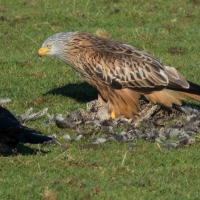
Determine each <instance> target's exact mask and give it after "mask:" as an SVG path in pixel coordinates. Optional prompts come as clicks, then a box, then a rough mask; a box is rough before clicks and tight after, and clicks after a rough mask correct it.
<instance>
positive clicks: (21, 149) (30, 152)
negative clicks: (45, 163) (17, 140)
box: [0, 144, 50, 157]
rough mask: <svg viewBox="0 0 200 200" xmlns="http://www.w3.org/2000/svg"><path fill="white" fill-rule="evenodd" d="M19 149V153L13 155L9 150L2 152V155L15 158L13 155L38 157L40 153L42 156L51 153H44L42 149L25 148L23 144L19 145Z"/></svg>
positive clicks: (0, 153)
mask: <svg viewBox="0 0 200 200" xmlns="http://www.w3.org/2000/svg"><path fill="white" fill-rule="evenodd" d="M16 148H17V153H16V154H15V153H13V152H12V151H11V149H10V150H7V151H6V152H0V155H2V156H4V157H8V156H13V155H17V154H21V155H24V156H25V155H37V154H38V153H40V154H41V155H44V154H46V153H49V152H50V151H44V150H42V149H40V150H39V149H35V148H31V147H29V146H25V145H23V144H18V145H17V146H16Z"/></svg>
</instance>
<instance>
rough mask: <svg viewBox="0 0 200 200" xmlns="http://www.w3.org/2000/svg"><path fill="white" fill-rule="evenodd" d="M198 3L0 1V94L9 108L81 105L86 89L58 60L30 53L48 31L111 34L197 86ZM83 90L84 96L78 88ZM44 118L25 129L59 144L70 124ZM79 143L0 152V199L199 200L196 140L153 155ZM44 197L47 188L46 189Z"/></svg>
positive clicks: (151, 150)
mask: <svg viewBox="0 0 200 200" xmlns="http://www.w3.org/2000/svg"><path fill="white" fill-rule="evenodd" d="M199 12H200V2H199V0H177V1H173V0H169V1H164V0H151V1H146V0H140V1H137V0H134V1H133V0H98V1H93V0H71V1H70V0H65V1H53V0H49V1H48V0H40V1H39V0H17V1H8V0H7V1H6V0H1V3H0V26H1V31H0V40H1V42H0V72H1V73H0V77H1V78H0V97H9V98H11V100H12V102H11V103H9V104H7V105H5V106H6V107H7V108H8V109H9V110H11V111H12V112H13V113H15V114H22V113H23V112H24V111H25V110H26V109H28V108H29V107H33V108H34V109H35V111H38V110H40V109H43V108H45V107H48V108H49V113H50V114H53V113H63V114H64V113H66V112H72V111H74V110H75V109H77V108H80V107H81V108H85V103H86V102H87V101H90V100H92V99H94V98H96V97H97V94H96V91H95V90H94V89H93V88H91V87H90V86H89V85H87V84H85V83H84V82H83V80H82V79H81V78H80V77H79V76H78V75H77V74H76V72H74V71H73V70H72V69H71V68H70V67H69V66H66V65H65V63H63V62H61V61H59V60H57V59H55V58H51V57H44V58H43V59H42V60H39V59H38V57H37V51H38V49H39V48H40V46H41V44H42V42H43V41H44V40H45V39H46V38H47V37H49V36H51V35H53V34H54V33H56V32H62V31H65V32H67V31H74V30H76V31H82V32H88V33H92V34H95V32H96V31H97V30H99V29H104V30H106V31H107V32H108V33H109V34H110V35H111V36H112V38H113V39H115V40H118V41H122V42H124V43H128V44H131V45H133V46H135V47H137V48H140V49H142V50H145V51H147V52H149V53H151V54H153V55H154V56H155V57H159V58H161V59H162V63H163V64H165V65H170V66H174V67H176V68H177V69H178V70H179V71H180V72H181V73H182V74H183V75H184V76H185V77H187V79H188V80H190V81H193V82H195V83H198V84H200V61H199V52H200V45H199V41H200V28H199V24H200V17H199ZM85 91H87V94H85ZM44 120H45V118H42V119H40V120H37V121H36V122H28V123H27V126H29V127H33V128H35V129H38V130H40V131H42V132H43V133H44V134H45V135H48V134H53V133H56V134H57V135H58V138H59V139H60V140H61V142H65V141H63V140H62V135H63V134H64V133H70V134H73V133H74V132H73V131H71V130H63V129H58V128H57V127H55V126H51V127H45V126H43V121H44ZM87 143H88V140H86V139H85V140H83V141H82V140H81V142H78V143H72V144H69V148H68V149H67V150H66V151H65V149H62V148H60V147H58V146H51V147H45V148H44V150H45V151H46V152H47V153H46V154H45V155H44V156H40V155H38V154H35V153H34V152H35V151H36V150H37V149H38V146H37V145H35V146H34V145H33V146H31V149H32V150H31V149H30V148H29V147H27V146H26V147H19V148H20V150H21V151H20V152H21V154H19V155H18V156H8V157H3V156H1V157H0V159H1V161H0V199H9V200H11V199H12V200H13V199H14V200H18V199H20V200H23V199H24V200H25V199H48V200H53V199H58V200H62V199H137V200H138V199H148V200H149V199H199V198H200V189H199V185H200V179H199V171H200V160H199V154H200V143H199V142H196V143H195V144H194V145H193V146H191V147H188V148H187V147H183V148H180V149H178V150H171V151H166V152H161V151H160V150H159V148H158V147H157V145H156V144H153V143H148V142H144V141H140V140H139V141H137V145H136V147H135V148H134V149H133V150H132V151H130V152H128V153H127V156H126V159H125V162H124V164H123V165H121V163H122V160H123V157H124V155H125V153H126V151H127V147H128V146H129V144H127V143H116V142H111V143H106V144H104V145H101V146H99V147H98V148H97V149H93V148H91V149H84V148H82V147H83V145H84V144H87ZM48 194H49V195H48Z"/></svg>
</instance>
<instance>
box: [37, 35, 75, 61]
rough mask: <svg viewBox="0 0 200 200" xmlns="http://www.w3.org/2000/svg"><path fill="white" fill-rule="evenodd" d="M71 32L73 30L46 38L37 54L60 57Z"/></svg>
mask: <svg viewBox="0 0 200 200" xmlns="http://www.w3.org/2000/svg"><path fill="white" fill-rule="evenodd" d="M72 34H73V32H67V33H65V32H62V33H57V34H55V35H53V36H51V37H49V38H47V39H46V40H45V41H44V43H43V44H42V47H41V48H40V49H39V51H38V56H40V57H41V56H44V55H48V56H56V57H60V56H61V55H62V54H63V52H64V47H65V45H66V43H67V41H68V40H69V38H70V36H71V35H72Z"/></svg>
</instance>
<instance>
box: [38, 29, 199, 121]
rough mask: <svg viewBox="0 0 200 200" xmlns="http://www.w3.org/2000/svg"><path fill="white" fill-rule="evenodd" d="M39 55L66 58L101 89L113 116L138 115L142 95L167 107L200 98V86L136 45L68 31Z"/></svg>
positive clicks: (50, 40) (53, 38)
mask: <svg viewBox="0 0 200 200" xmlns="http://www.w3.org/2000/svg"><path fill="white" fill-rule="evenodd" d="M38 55H39V56H43V55H52V56H55V57H58V58H60V59H62V60H63V61H64V62H66V63H67V64H68V65H70V66H71V67H72V68H74V69H75V70H76V71H77V72H78V73H79V74H81V75H82V77H83V78H84V79H85V80H86V81H87V82H88V83H89V84H91V85H92V86H93V87H95V88H96V89H97V90H98V93H99V95H98V96H99V100H101V101H102V102H108V108H109V112H110V113H112V116H113V117H115V116H116V117H117V116H119V115H124V116H125V117H127V118H134V115H136V114H137V113H138V110H139V108H138V101H139V97H140V95H144V96H145V97H146V98H147V99H149V100H150V101H152V102H153V103H159V104H162V105H164V106H167V107H171V106H172V105H173V104H176V105H181V102H182V100H183V96H182V95H180V93H179V92H177V91H180V92H181V93H182V94H184V95H186V96H189V97H191V98H193V99H195V100H197V101H200V86H198V85H196V84H194V83H191V82H189V81H187V80H186V79H185V78H184V77H183V76H182V75H181V74H180V73H179V72H178V71H177V70H176V69H175V68H173V67H168V66H163V65H162V64H161V63H160V62H159V60H157V59H155V58H153V57H152V56H151V55H150V54H148V53H145V52H143V51H140V50H138V49H136V48H135V47H133V46H130V45H126V44H123V43H120V42H116V41H112V40H109V39H105V38H100V37H98V36H94V35H90V34H86V33H80V32H68V33H58V34H55V35H53V36H51V37H50V38H48V39H47V40H45V41H44V43H43V45H42V48H40V50H39V51H38Z"/></svg>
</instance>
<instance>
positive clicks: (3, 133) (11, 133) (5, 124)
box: [0, 106, 54, 152]
mask: <svg viewBox="0 0 200 200" xmlns="http://www.w3.org/2000/svg"><path fill="white" fill-rule="evenodd" d="M38 134H41V132H39V131H37V130H34V129H31V128H28V127H26V126H23V125H22V124H21V123H20V122H19V121H18V120H17V119H16V117H15V116H14V115H13V114H12V113H11V112H10V111H9V110H7V109H6V108H3V107H2V106H0V151H2V152H4V151H6V150H7V149H9V148H11V149H12V150H13V151H14V152H15V151H16V145H17V144H18V143H30V144H39V143H40V144H42V143H45V142H48V141H49V142H48V143H51V141H52V140H54V138H51V137H47V136H43V135H38Z"/></svg>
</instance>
